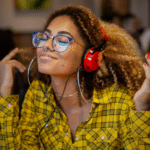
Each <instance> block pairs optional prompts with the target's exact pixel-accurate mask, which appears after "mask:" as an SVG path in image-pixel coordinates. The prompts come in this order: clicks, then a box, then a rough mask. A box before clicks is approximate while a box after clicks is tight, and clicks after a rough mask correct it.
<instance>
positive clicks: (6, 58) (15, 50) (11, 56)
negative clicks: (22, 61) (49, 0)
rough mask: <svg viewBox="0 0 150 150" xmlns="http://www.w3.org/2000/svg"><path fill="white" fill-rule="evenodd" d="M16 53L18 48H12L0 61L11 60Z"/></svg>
mask: <svg viewBox="0 0 150 150" xmlns="http://www.w3.org/2000/svg"><path fill="white" fill-rule="evenodd" d="M17 53H18V48H15V49H14V50H12V51H11V52H10V53H9V54H8V55H7V56H5V57H4V58H3V59H2V60H1V62H7V61H9V60H11V59H12V58H13V57H14V56H15V55H16V54H17Z"/></svg>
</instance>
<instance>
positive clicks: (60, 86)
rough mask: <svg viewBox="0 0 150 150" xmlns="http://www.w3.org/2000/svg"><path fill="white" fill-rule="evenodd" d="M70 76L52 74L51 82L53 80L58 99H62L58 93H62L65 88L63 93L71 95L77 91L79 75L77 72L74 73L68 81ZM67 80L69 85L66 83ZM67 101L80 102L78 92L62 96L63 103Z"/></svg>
mask: <svg viewBox="0 0 150 150" xmlns="http://www.w3.org/2000/svg"><path fill="white" fill-rule="evenodd" d="M67 79H68V76H67V77H58V76H51V82H52V87H53V90H54V93H55V96H56V101H59V100H60V96H57V95H62V93H63V91H64V88H65V92H64V94H63V95H70V94H74V93H76V92H77V91H78V90H77V77H76V74H73V75H72V76H71V77H70V78H69V80H68V82H67ZM66 82H67V85H66ZM65 85H66V87H65ZM63 102H67V103H77V102H78V94H74V95H72V96H68V97H62V100H61V103H63ZM61 103H60V104H61Z"/></svg>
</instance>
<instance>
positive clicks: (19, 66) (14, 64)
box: [7, 60, 26, 73]
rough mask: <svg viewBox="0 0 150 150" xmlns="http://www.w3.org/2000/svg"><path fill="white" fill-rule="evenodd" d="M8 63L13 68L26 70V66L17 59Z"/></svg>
mask: <svg viewBox="0 0 150 150" xmlns="http://www.w3.org/2000/svg"><path fill="white" fill-rule="evenodd" d="M7 65H9V66H10V67H11V68H17V69H18V70H19V71H20V72H22V73H23V72H24V71H25V70H26V67H25V66H24V65H23V64H21V63H20V62H19V61H17V60H10V61H8V62H7Z"/></svg>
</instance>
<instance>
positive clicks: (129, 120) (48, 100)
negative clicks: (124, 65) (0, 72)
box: [0, 81, 150, 150]
mask: <svg viewBox="0 0 150 150" xmlns="http://www.w3.org/2000/svg"><path fill="white" fill-rule="evenodd" d="M39 85H40V86H39ZM41 87H42V89H43V90H42V89H41ZM44 91H47V92H46V93H45V94H44ZM17 99H18V97H17V96H12V97H8V98H7V97H4V98H0V110H1V113H0V123H1V129H0V130H1V131H0V149H2V150H4V149H17V150H25V149H27V150H39V149H42V150H44V149H47V150H98V149H101V150H116V149H118V150H123V149H126V150H137V149H138V150H150V111H145V112H144V111H140V112H137V111H136V110H135V108H134V102H133V98H132V97H131V96H130V93H129V92H128V91H127V90H126V89H121V88H119V87H114V86H111V87H107V88H106V89H104V90H103V91H101V93H99V92H97V91H96V90H94V94H93V103H92V107H91V111H90V118H89V119H88V120H87V121H85V122H83V123H82V124H80V125H79V126H78V128H77V131H76V135H75V141H74V143H72V138H71V132H70V128H69V124H68V121H67V118H66V116H65V115H64V113H63V112H62V111H61V110H60V109H59V108H58V107H56V103H55V101H54V96H53V90H52V87H45V86H44V84H42V83H41V82H38V81H34V82H33V83H32V85H31V86H30V88H29V90H28V92H27V94H26V97H25V100H24V104H23V109H22V117H21V120H20V121H19V124H17V121H18V118H17V113H18V108H17V106H18V105H17ZM8 104H11V105H16V106H15V107H8V106H10V105H8ZM50 116H51V117H50ZM12 118H13V122H11V120H12ZM48 119H49V122H48V124H46V122H47V120H48ZM17 125H18V126H17ZM16 126H17V127H16ZM41 129H42V130H41ZM40 131H41V132H40Z"/></svg>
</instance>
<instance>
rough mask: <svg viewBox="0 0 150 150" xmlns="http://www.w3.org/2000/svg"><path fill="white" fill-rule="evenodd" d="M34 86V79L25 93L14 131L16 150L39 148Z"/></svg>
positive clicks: (35, 83)
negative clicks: (19, 117)
mask: <svg viewBox="0 0 150 150" xmlns="http://www.w3.org/2000/svg"><path fill="white" fill-rule="evenodd" d="M36 86H37V82H36V81H34V82H33V83H32V84H31V86H30V87H29V90H28V91H27V93H26V95H25V99H24V103H23V106H22V112H21V119H20V121H19V125H18V128H17V130H16V133H15V144H16V149H17V150H20V149H21V150H29V149H33V150H39V148H40V145H39V138H38V132H37V128H36V123H35V121H34V118H35V107H34V99H35V95H36V93H35V92H36V90H35V89H36Z"/></svg>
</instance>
